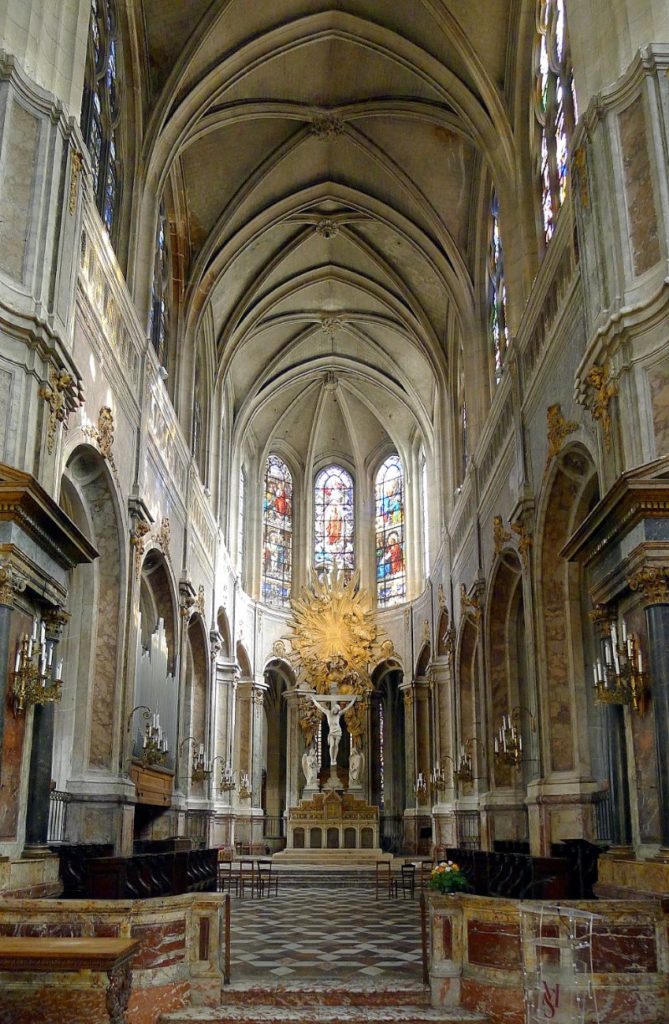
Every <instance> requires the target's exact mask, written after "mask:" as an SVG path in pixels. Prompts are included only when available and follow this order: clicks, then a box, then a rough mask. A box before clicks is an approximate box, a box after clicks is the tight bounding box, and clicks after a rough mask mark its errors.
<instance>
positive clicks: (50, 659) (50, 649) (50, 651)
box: [49, 644, 53, 668]
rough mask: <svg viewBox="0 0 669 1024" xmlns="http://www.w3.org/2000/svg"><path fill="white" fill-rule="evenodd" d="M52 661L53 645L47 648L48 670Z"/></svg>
mask: <svg viewBox="0 0 669 1024" xmlns="http://www.w3.org/2000/svg"><path fill="white" fill-rule="evenodd" d="M52 661H53V644H51V646H50V647H49V668H51V662H52Z"/></svg>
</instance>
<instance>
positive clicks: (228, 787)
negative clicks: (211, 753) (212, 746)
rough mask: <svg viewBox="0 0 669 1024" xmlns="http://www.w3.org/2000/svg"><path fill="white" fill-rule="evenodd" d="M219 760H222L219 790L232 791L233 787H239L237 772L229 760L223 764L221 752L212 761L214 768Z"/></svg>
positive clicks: (222, 791) (223, 791)
mask: <svg viewBox="0 0 669 1024" xmlns="http://www.w3.org/2000/svg"><path fill="white" fill-rule="evenodd" d="M217 761H220V762H221V778H220V780H219V783H218V789H219V792H221V793H231V792H232V790H233V789H236V788H237V787H236V784H235V773H234V772H233V770H232V768H231V767H230V762H229V761H226V762H225V764H223V758H222V757H221V756H220V754H219V755H218V756H217V757H215V758H214V760H213V761H212V765H211V766H212V768H213V767H214V765H215V764H216V762H217Z"/></svg>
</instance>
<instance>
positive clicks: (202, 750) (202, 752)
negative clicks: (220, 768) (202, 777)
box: [200, 743, 204, 758]
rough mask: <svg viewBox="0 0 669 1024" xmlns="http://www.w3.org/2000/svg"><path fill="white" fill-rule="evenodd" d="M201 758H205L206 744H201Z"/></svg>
mask: <svg viewBox="0 0 669 1024" xmlns="http://www.w3.org/2000/svg"><path fill="white" fill-rule="evenodd" d="M200 757H202V758H204V743H201V744H200Z"/></svg>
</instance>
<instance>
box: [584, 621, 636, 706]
mask: <svg viewBox="0 0 669 1024" xmlns="http://www.w3.org/2000/svg"><path fill="white" fill-rule="evenodd" d="M600 643H601V650H602V657H601V658H597V660H596V661H595V664H594V665H593V667H592V671H593V676H594V684H595V700H596V702H597V704H623V705H628V706H629V707H631V708H632V710H633V711H640V710H641V706H642V701H643V695H644V692H645V689H646V674H645V673H644V670H643V656H642V654H641V644H640V643H639V637H638V636H637V635H636V633H628V631H627V624H626V622H625V620H624V619H623V621H622V625H621V629H620V634H618V627H617V625H616V623H615V621H612V622H608V623H607V622H604V623H602V624H601V637H600Z"/></svg>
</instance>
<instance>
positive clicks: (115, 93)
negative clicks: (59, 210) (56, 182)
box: [81, 0, 121, 236]
mask: <svg viewBox="0 0 669 1024" xmlns="http://www.w3.org/2000/svg"><path fill="white" fill-rule="evenodd" d="M120 119H121V118H120V104H119V75H118V40H117V37H116V11H115V5H114V2H113V0H91V20H90V23H89V35H88V53H87V57H86V74H85V81H84V95H83V102H82V108H81V129H82V132H83V135H84V140H85V142H86V145H87V146H88V151H89V153H90V155H91V164H92V169H93V193H94V196H95V205H96V206H97V208H98V210H99V212H100V216H101V217H102V220H103V222H104V225H105V227H106V228H107V231H108V232H109V234H110V236H111V235H113V233H114V227H115V224H116V216H117V213H118V207H119V199H120V187H121V159H120V153H119V123H120Z"/></svg>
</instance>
